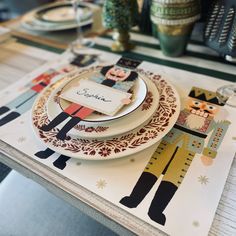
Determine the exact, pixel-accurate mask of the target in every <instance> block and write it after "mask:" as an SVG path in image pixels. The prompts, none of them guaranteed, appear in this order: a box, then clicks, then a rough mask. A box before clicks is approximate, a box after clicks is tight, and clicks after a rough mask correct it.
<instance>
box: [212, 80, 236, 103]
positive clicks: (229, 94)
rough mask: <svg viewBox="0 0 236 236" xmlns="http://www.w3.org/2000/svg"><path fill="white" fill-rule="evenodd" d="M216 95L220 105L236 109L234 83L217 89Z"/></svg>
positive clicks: (235, 86)
mask: <svg viewBox="0 0 236 236" xmlns="http://www.w3.org/2000/svg"><path fill="white" fill-rule="evenodd" d="M216 95H217V97H218V99H219V101H220V102H221V103H224V104H227V105H229V106H232V107H236V82H235V83H233V84H229V85H224V86H222V87H220V88H218V89H217V91H216Z"/></svg>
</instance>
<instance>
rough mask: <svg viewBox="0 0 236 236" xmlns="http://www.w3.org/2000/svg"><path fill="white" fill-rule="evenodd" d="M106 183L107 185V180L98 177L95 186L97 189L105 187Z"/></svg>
mask: <svg viewBox="0 0 236 236" xmlns="http://www.w3.org/2000/svg"><path fill="white" fill-rule="evenodd" d="M106 185H107V182H106V181H105V180H104V179H100V180H98V181H97V183H96V186H97V188H99V189H103V188H105V187H106Z"/></svg>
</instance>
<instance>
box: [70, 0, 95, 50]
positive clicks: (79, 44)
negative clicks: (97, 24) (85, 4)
mask: <svg viewBox="0 0 236 236" xmlns="http://www.w3.org/2000/svg"><path fill="white" fill-rule="evenodd" d="M81 2H82V1H81V0H71V4H72V7H73V11H74V17H75V20H76V23H77V28H76V31H77V39H76V40H75V41H73V42H72V43H71V45H70V49H71V51H72V53H74V54H77V53H80V52H81V49H85V48H88V47H92V46H93V45H94V41H93V40H92V39H90V38H84V36H83V32H82V27H81V14H80V12H79V7H78V5H79V3H81Z"/></svg>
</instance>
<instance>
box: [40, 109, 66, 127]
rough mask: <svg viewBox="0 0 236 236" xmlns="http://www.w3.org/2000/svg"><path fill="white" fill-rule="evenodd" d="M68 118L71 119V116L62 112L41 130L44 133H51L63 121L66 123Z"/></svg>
mask: <svg viewBox="0 0 236 236" xmlns="http://www.w3.org/2000/svg"><path fill="white" fill-rule="evenodd" d="M68 117H69V114H67V113H66V112H61V113H60V114H59V115H57V116H56V117H55V118H54V119H53V120H52V121H51V122H50V123H49V124H47V125H43V126H42V127H41V128H40V129H41V130H42V131H50V130H51V129H53V128H55V127H56V126H57V125H59V124H60V123H61V122H62V121H64V120H65V119H67V118H68Z"/></svg>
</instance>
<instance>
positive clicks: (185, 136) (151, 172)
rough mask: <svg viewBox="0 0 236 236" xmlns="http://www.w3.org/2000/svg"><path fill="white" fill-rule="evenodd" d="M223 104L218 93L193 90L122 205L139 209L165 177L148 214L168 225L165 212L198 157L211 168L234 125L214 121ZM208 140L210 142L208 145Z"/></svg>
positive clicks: (121, 201) (156, 220)
mask: <svg viewBox="0 0 236 236" xmlns="http://www.w3.org/2000/svg"><path fill="white" fill-rule="evenodd" d="M221 105H223V104H220V103H219V102H218V99H217V98H216V94H215V93H214V92H210V91H207V90H203V89H200V88H196V87H194V88H192V90H191V92H190V94H189V99H188V101H187V103H186V107H185V109H184V110H182V111H181V112H180V115H179V117H178V120H177V122H176V124H175V125H174V127H173V128H172V129H171V131H170V132H169V133H168V134H167V135H166V136H165V137H164V138H163V140H162V141H161V143H160V145H159V146H158V148H157V150H156V152H155V155H153V156H152V157H151V159H150V160H149V162H148V164H147V165H146V167H145V169H144V171H143V173H142V174H141V176H140V178H139V179H138V181H137V183H136V185H135V187H134V188H133V191H132V192H131V194H130V196H126V197H124V198H122V199H121V200H120V203H121V204H123V205H125V206H127V207H129V208H134V207H137V206H138V205H139V203H140V202H141V201H142V200H143V199H144V197H145V196H146V195H147V193H148V192H149V191H150V190H151V188H152V187H153V185H154V184H155V183H156V181H157V179H158V178H160V177H161V176H162V175H163V177H162V180H161V183H160V185H159V187H158V189H157V191H156V193H155V196H154V198H153V200H152V202H151V205H150V208H149V211H148V215H149V217H150V218H151V219H152V220H153V221H155V222H157V223H159V224H162V225H164V224H165V222H166V217H165V215H164V214H163V211H164V210H165V208H166V207H167V205H168V203H169V202H170V200H171V199H172V197H173V196H174V194H175V192H176V191H177V189H178V187H179V186H180V184H181V183H182V181H183V179H184V177H185V174H186V173H187V171H188V168H189V166H190V165H191V162H192V160H193V158H194V157H195V154H196V153H198V154H201V153H202V157H201V160H202V162H203V164H204V165H210V164H211V163H212V161H213V159H214V158H215V157H216V154H217V149H218V148H219V146H220V143H221V141H222V140H223V137H224V135H225V133H226V131H227V129H228V126H229V124H230V122H229V121H220V122H216V121H215V120H214V117H215V115H216V114H217V112H218V110H219V108H220V106H221ZM208 134H210V137H208ZM207 137H208V138H209V139H208V140H209V141H208V142H207V143H206V141H205V140H206V138H207Z"/></svg>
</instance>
